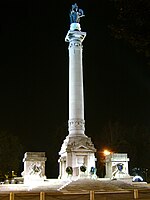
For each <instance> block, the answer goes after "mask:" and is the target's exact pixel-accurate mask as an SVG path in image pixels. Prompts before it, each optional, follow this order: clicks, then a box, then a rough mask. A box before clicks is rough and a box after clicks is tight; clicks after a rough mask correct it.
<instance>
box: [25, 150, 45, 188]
mask: <svg viewBox="0 0 150 200" xmlns="http://www.w3.org/2000/svg"><path fill="white" fill-rule="evenodd" d="M46 160H47V159H46V157H45V153H44V152H26V153H25V155H24V159H23V162H24V171H23V172H22V176H23V178H24V183H25V184H31V183H38V182H41V181H42V182H43V181H44V180H45V179H46V176H45V161H46Z"/></svg>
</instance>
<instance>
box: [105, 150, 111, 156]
mask: <svg viewBox="0 0 150 200" xmlns="http://www.w3.org/2000/svg"><path fill="white" fill-rule="evenodd" d="M103 153H104V155H105V156H108V155H110V154H111V152H110V151H108V150H107V149H105V150H104V151H103Z"/></svg>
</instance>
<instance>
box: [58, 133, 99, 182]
mask: <svg viewBox="0 0 150 200" xmlns="http://www.w3.org/2000/svg"><path fill="white" fill-rule="evenodd" d="M95 152H96V149H95V148H94V145H93V143H92V142H91V139H90V138H88V137H86V136H85V137H81V136H80V137H69V136H67V137H66V139H65V140H64V143H63V145H62V147H61V151H60V152H59V155H60V159H59V165H60V167H59V178H61V179H66V178H68V174H67V172H66V168H67V167H72V174H70V176H69V177H72V178H77V177H90V176H91V168H95V161H96V158H95V155H94V153H95ZM81 167H85V168H86V170H85V172H84V171H82V170H81V169H82V168H81Z"/></svg>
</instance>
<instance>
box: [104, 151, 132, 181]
mask: <svg viewBox="0 0 150 200" xmlns="http://www.w3.org/2000/svg"><path fill="white" fill-rule="evenodd" d="M128 162H129V158H128V157H127V154H126V153H111V154H109V155H107V156H106V158H105V165H106V176H105V177H106V178H111V179H118V178H119V179H120V178H130V175H129V170H128Z"/></svg>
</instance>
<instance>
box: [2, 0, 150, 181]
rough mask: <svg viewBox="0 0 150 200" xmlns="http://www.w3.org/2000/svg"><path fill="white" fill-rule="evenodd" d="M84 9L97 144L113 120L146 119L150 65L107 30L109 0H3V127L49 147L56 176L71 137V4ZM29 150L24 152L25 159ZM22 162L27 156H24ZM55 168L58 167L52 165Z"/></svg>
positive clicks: (90, 125) (88, 114) (87, 89)
mask: <svg viewBox="0 0 150 200" xmlns="http://www.w3.org/2000/svg"><path fill="white" fill-rule="evenodd" d="M75 2H76V3H77V4H78V6H79V8H82V9H83V10H84V12H85V17H84V18H82V19H81V29H82V31H85V32H87V36H86V38H85V40H84V42H83V66H84V93H85V120H86V135H88V136H89V137H91V138H92V141H93V143H96V145H97V146H96V148H97V149H99V148H100V146H98V145H101V141H99V143H98V141H97V139H99V140H101V138H102V137H103V133H102V132H101V129H102V128H103V127H104V126H105V125H106V124H107V123H108V121H110V120H113V121H115V120H116V121H121V122H122V123H123V124H125V126H129V125H132V124H142V125H146V126H147V125H149V121H150V112H149V111H150V79H149V75H150V68H149V66H148V65H147V63H146V59H145V58H144V57H143V56H142V55H140V54H138V53H137V52H136V51H135V49H134V48H132V47H131V46H129V44H127V43H126V42H124V41H123V40H116V39H114V37H113V36H112V34H111V31H110V29H109V28H108V27H109V25H111V24H112V23H113V22H114V21H115V19H116V11H115V8H114V7H113V4H112V2H111V1H109V0H107V1H106V0H95V1H92V0H80V1H71V0H67V1H60V2H58V1H50V0H49V1H48V0H44V1H43V0H37V1H32V0H29V1H28V0H5V1H4V0H3V1H1V2H0V50H1V56H0V129H1V130H3V129H4V130H7V131H8V132H10V133H12V134H14V135H17V136H18V137H19V138H20V140H21V142H22V144H23V146H24V149H25V152H26V151H45V152H46V156H47V158H48V161H47V163H46V165H47V174H48V176H50V177H55V176H56V177H57V175H58V174H57V173H58V172H57V170H58V169H57V167H58V166H57V159H58V152H59V150H60V148H61V145H62V143H63V140H64V139H65V137H66V136H67V135H68V130H67V123H68V43H66V42H65V36H66V34H67V32H68V30H69V26H70V24H69V23H70V22H69V12H70V9H71V5H72V4H74V3H75ZM23 156H24V155H22V158H23ZM20 162H22V161H20ZM51 165H52V166H53V169H51V170H49V168H51Z"/></svg>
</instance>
